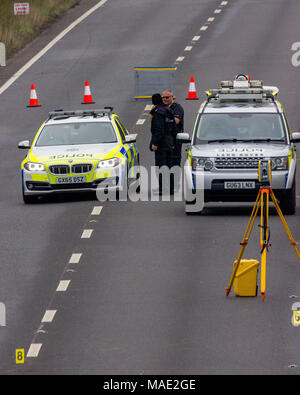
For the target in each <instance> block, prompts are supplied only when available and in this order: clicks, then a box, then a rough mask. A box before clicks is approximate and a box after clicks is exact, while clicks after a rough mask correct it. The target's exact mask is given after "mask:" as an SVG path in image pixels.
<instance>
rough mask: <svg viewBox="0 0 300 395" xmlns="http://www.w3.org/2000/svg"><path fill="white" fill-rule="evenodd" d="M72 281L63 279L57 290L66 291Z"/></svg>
mask: <svg viewBox="0 0 300 395" xmlns="http://www.w3.org/2000/svg"><path fill="white" fill-rule="evenodd" d="M70 282H71V280H61V281H60V282H59V284H58V287H57V288H56V291H58V292H64V291H66V290H67V289H68V286H69V284H70Z"/></svg>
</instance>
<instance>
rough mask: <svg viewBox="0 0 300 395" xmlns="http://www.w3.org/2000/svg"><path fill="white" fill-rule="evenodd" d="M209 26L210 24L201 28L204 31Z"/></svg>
mask: <svg viewBox="0 0 300 395" xmlns="http://www.w3.org/2000/svg"><path fill="white" fill-rule="evenodd" d="M207 27H208V26H202V27H201V28H200V30H202V31H204V30H206V29H207Z"/></svg>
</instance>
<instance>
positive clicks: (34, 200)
mask: <svg viewBox="0 0 300 395" xmlns="http://www.w3.org/2000/svg"><path fill="white" fill-rule="evenodd" d="M23 201H24V203H25V204H34V203H37V201H38V196H31V195H24V193H23Z"/></svg>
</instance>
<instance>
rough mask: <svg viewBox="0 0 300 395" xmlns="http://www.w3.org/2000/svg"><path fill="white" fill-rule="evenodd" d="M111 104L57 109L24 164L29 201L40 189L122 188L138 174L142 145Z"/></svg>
mask: <svg viewBox="0 0 300 395" xmlns="http://www.w3.org/2000/svg"><path fill="white" fill-rule="evenodd" d="M135 137H136V136H135V135H133V134H129V133H128V131H127V129H126V127H125V126H124V124H123V123H122V122H121V120H120V118H119V117H118V115H116V114H115V113H114V112H113V109H112V108H111V107H105V108H104V109H100V110H88V111H81V110H79V111H63V110H58V111H53V112H51V113H49V118H48V119H47V120H46V121H45V122H44V123H43V124H42V126H41V127H40V129H39V130H38V132H37V134H36V136H35V137H34V140H33V142H32V144H30V142H29V141H28V140H25V141H21V142H20V143H19V144H18V147H19V148H22V149H29V151H28V154H27V156H26V158H25V159H24V160H23V162H22V164H21V173H22V193H23V199H24V202H25V203H32V202H34V201H36V200H37V198H38V197H39V196H41V195H48V194H53V193H62V192H63V193H64V192H70V191H75V192H85V191H95V190H96V189H97V187H99V186H100V185H104V186H105V188H106V189H113V190H118V191H120V190H123V188H124V186H125V185H126V186H127V184H126V183H127V182H128V179H129V178H135V177H136V176H137V169H138V166H139V151H138V148H137V146H136V144H135V143H136V139H135Z"/></svg>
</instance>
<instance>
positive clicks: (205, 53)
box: [0, 0, 300, 375]
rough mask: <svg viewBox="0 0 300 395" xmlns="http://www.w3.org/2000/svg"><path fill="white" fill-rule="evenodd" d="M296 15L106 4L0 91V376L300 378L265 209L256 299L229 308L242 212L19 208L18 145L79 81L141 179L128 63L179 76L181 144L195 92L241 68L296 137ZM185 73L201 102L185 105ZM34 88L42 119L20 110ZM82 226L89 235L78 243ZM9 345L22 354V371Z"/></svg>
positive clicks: (299, 7) (284, 278) (178, 205)
mask: <svg viewBox="0 0 300 395" xmlns="http://www.w3.org/2000/svg"><path fill="white" fill-rule="evenodd" d="M86 3H88V2H86ZM97 3H98V2H96V1H91V2H90V4H91V6H92V5H94V4H97ZM85 6H86V8H88V7H87V5H86V4H85ZM299 14H300V3H299V1H298V0H290V1H288V2H287V1H286V0H264V1H261V0H248V1H244V0H228V1H221V0H202V1H199V0H185V1H182V0H164V1H160V0H151V1H146V0H126V1H124V0H108V1H107V2H106V3H105V4H103V5H102V6H101V7H99V8H98V9H97V10H95V11H94V12H93V13H92V14H91V15H90V16H89V17H87V18H86V19H84V20H83V21H82V22H81V23H79V24H78V25H77V26H76V27H74V29H72V30H71V31H70V32H69V33H68V34H66V35H65V36H64V37H63V38H62V39H61V40H59V41H58V42H57V43H56V44H55V45H54V46H53V47H52V48H51V49H50V50H49V51H48V52H46V53H45V54H44V55H43V56H42V57H41V58H40V59H39V60H37V61H36V62H35V63H34V64H33V65H32V66H31V67H29V68H28V69H27V70H26V71H25V72H24V73H23V74H22V75H21V76H20V77H19V78H18V79H16V81H15V82H14V83H13V84H11V85H10V86H9V88H8V89H6V90H5V91H4V92H3V93H2V94H0V103H1V104H0V119H1V132H0V150H1V156H0V163H1V171H0V177H1V189H0V218H1V238H0V262H1V266H0V302H1V303H3V304H4V305H5V308H6V326H2V327H0V355H1V359H0V373H1V374H18V375H28V374H102V375H104V374H136V375H147V374H153V375H156V374H199V375H204V374H212V375H215V374H224V375H227V374H272V375H275V374H276V375H295V374H299V372H300V355H299V349H300V328H299V327H294V326H293V325H292V323H291V317H292V311H291V307H292V304H293V303H294V302H297V301H299V302H300V280H299V279H300V262H299V261H298V260H297V257H296V255H295V253H294V251H293V249H292V246H291V245H290V243H289V240H288V238H287V236H286V234H285V231H284V228H283V226H282V224H281V221H280V219H279V217H278V216H277V215H276V212H275V211H274V210H271V215H270V226H271V243H272V247H271V249H270V251H269V253H268V257H267V288H266V298H265V300H264V301H262V300H261V298H260V297H259V296H258V297H256V298H238V297H236V296H235V295H234V292H233V291H232V292H231V293H230V295H229V296H228V297H226V295H225V288H226V287H227V285H228V282H229V279H230V275H231V273H232V265H233V261H234V260H235V259H236V258H237V255H238V252H239V248H240V244H239V243H240V242H241V240H242V237H243V234H244V231H245V228H246V225H247V222H248V220H249V216H250V213H251V208H252V204H238V203H237V204H214V205H210V206H209V207H207V208H206V209H205V211H204V213H203V215H201V216H187V215H186V214H185V212H184V204H183V202H174V201H171V202H150V201H148V202H131V201H128V202H105V203H100V202H99V201H97V200H96V199H93V198H92V197H91V196H87V197H82V196H71V197H63V198H58V199H50V200H45V201H43V202H41V203H39V204H34V205H24V204H23V201H22V196H21V177H20V162H21V160H22V159H23V157H24V152H23V151H20V150H18V149H17V143H18V141H20V140H24V139H30V140H32V138H33V136H34V134H35V133H36V131H37V128H38V127H39V126H40V124H41V123H42V122H43V121H44V119H46V117H47V114H48V112H49V111H51V110H53V109H56V108H63V109H68V110H71V109H80V108H82V107H83V106H82V105H81V101H82V98H83V87H84V82H85V81H86V80H88V81H89V83H90V86H91V90H92V95H93V99H94V100H95V102H96V104H94V105H91V108H101V107H103V106H105V105H112V106H113V107H114V110H115V111H116V113H118V114H119V115H120V117H121V118H122V119H123V121H124V123H125V124H126V125H127V127H128V129H129V130H130V131H132V132H134V133H137V134H138V140H137V143H138V146H139V149H140V157H141V164H142V165H144V166H146V167H147V168H148V169H150V166H151V165H153V164H154V158H153V154H152V153H151V152H150V151H149V150H148V144H149V134H150V123H149V120H148V117H147V111H145V106H146V105H147V104H149V102H147V101H135V100H134V99H133V97H134V78H133V75H134V73H133V68H134V67H135V66H152V67H159V66H177V71H176V89H175V94H176V98H177V101H178V102H180V103H181V104H182V105H183V107H184V110H185V129H186V131H188V132H190V133H191V131H192V127H193V123H194V119H195V115H196V112H197V109H198V107H199V105H200V102H201V99H204V91H205V90H206V89H209V88H214V87H215V86H216V85H217V84H218V83H219V81H220V80H223V79H231V78H233V77H234V76H235V75H236V74H238V73H246V74H249V75H250V76H251V77H252V78H253V79H262V80H263V81H264V82H265V83H266V84H267V85H277V86H278V87H279V88H280V96H279V98H280V101H281V102H282V104H283V105H284V107H285V109H286V113H287V116H288V119H289V122H290V128H291V129H292V130H293V131H298V130H300V113H299V102H300V93H299V72H300V67H295V66H293V64H292V61H291V58H292V55H293V51H292V50H291V47H292V44H293V43H294V42H297V41H300V28H299ZM74 15H75V14H74ZM74 18H75V16H74ZM209 18H214V19H209ZM62 23H63V22H62V21H59V22H58V24H57V25H56V26H58V27H57V29H59V28H60V26H61V24H62ZM51 29H52V30H51V31H53V32H54V31H55V30H53V29H55V26H54V28H53V27H51ZM59 32H60V31H58V32H57V33H59ZM198 36H200V38H199V39H197V37H198ZM43 37H45V36H43V35H42V37H41V38H40V40H43ZM49 39H50V37H49ZM39 45H41V44H39V41H35V43H34V44H33V45H32V46H29V47H28V48H27V49H25V50H24V51H22V53H21V54H19V55H18V56H17V57H16V58H15V60H12V61H11V62H10V67H13V66H14V62H18V64H21V63H22V59H23V63H25V58H26V56H27V58H28V57H29V55H28V53H30V51H31V52H32V51H33V49H32V48H37V47H38V46H39ZM187 47H190V48H187ZM31 55H33V53H32V54H31ZM182 58H183V59H182ZM27 60H28V59H26V61H27ZM4 72H5V71H3V70H2V68H1V69H0V74H1V73H2V80H1V81H2V83H4V82H3V78H4V77H3V75H4V74H3V73H4ZM191 76H194V78H195V82H196V89H197V93H198V96H199V99H200V100H198V101H186V100H185V98H186V97H187V91H188V85H189V80H190V77H191ZM8 77H9V76H8V75H7V78H8ZM5 78H6V75H5ZM32 83H34V84H35V86H36V89H37V94H38V98H39V101H40V104H41V105H42V106H41V107H39V108H27V107H26V106H27V104H28V101H29V90H30V85H31V84H32ZM139 119H145V122H144V123H141V122H139V123H138V124H137V121H138V120H139ZM298 167H299V162H298ZM299 174H300V169H298V175H297V178H298V179H297V182H298V186H297V188H298V191H297V213H296V215H294V216H289V217H287V218H286V219H287V221H288V225H289V227H290V229H291V232H292V234H293V236H294V239H295V240H300V226H299V224H300V200H299V185H300V182H299V181H300V180H299ZM95 206H102V207H103V208H102V210H101V212H100V214H99V215H94V214H93V209H94V207H95ZM85 229H92V230H93V232H92V234H91V237H90V238H88V239H86V238H82V233H83V231H84V230H85ZM258 233H259V229H258V227H256V226H255V228H254V230H253V233H252V236H251V240H250V242H249V245H248V247H247V249H246V253H245V257H247V258H255V259H257V258H259V252H260V248H259V240H258V236H259V235H258ZM75 254H76V255H75ZM77 254H81V255H77ZM61 281H63V282H61ZM66 281H67V282H66ZM59 285H60V286H62V285H66V286H67V288H66V290H65V291H57V287H58V286H59ZM42 321H43V322H42ZM16 349H24V350H25V356H26V355H28V356H27V357H26V358H25V363H24V364H16V357H15V351H16Z"/></svg>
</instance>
